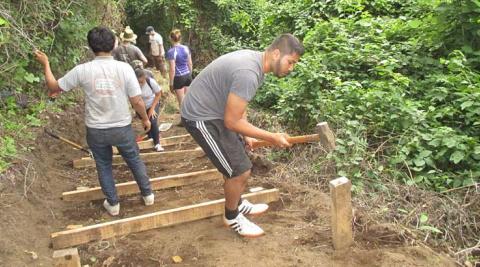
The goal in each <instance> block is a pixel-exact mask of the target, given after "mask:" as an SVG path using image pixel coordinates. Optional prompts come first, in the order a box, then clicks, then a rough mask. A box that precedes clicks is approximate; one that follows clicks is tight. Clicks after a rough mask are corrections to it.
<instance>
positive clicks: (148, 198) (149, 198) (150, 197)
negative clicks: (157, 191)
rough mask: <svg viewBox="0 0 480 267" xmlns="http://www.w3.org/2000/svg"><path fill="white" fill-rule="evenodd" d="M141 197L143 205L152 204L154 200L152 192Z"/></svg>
mask: <svg viewBox="0 0 480 267" xmlns="http://www.w3.org/2000/svg"><path fill="white" fill-rule="evenodd" d="M142 198H143V202H145V206H150V205H153V203H154V202H155V195H154V194H153V193H151V194H150V195H148V196H146V197H142Z"/></svg>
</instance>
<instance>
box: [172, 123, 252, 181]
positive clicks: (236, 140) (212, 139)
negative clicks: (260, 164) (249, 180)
mask: <svg viewBox="0 0 480 267" xmlns="http://www.w3.org/2000/svg"><path fill="white" fill-rule="evenodd" d="M182 122H183V125H184V126H185V129H186V130H187V131H188V132H189V133H190V134H191V135H192V137H193V139H194V140H195V141H196V142H197V143H198V145H199V146H200V147H201V148H202V149H203V151H205V154H207V157H208V158H209V159H210V161H211V162H212V163H213V165H215V167H216V168H217V169H218V171H220V172H221V173H222V174H223V175H224V176H225V177H227V178H232V177H236V176H239V175H241V174H243V173H245V172H246V171H248V170H250V169H251V168H252V163H251V162H250V159H249V158H248V155H247V153H246V151H245V143H244V142H243V140H242V139H241V138H240V136H239V135H238V133H235V132H232V131H230V130H229V129H227V128H226V127H225V125H224V123H223V120H207V121H191V120H187V119H185V118H182Z"/></svg>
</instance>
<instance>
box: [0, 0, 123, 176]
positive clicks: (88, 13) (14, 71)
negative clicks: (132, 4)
mask: <svg viewBox="0 0 480 267" xmlns="http://www.w3.org/2000/svg"><path fill="white" fill-rule="evenodd" d="M122 11H123V9H122V5H120V4H119V3H118V1H114V0H102V1H81V2H74V1H64V0H61V1H46V0H40V1H33V2H31V1H30V2H28V1H8V0H7V1H2V3H0V51H1V52H0V62H2V63H1V64H0V107H1V109H0V136H1V137H0V172H2V171H4V170H5V169H6V168H7V167H8V162H9V160H10V159H11V158H12V157H15V156H16V153H17V146H16V143H17V142H18V141H20V140H21V139H22V138H28V137H31V135H30V134H29V133H30V130H31V128H32V127H39V126H41V125H42V124H43V123H44V122H43V121H42V120H41V119H40V114H41V113H42V112H44V111H45V110H47V109H50V110H51V111H53V112H60V111H61V109H62V108H63V107H65V106H66V105H67V106H68V105H69V104H72V103H73V102H72V101H73V99H74V98H72V96H66V97H64V96H62V97H60V99H59V100H58V101H56V102H55V103H54V104H49V101H48V99H46V93H45V89H44V85H43V83H41V82H40V80H41V79H43V74H42V73H43V71H42V70H41V69H40V66H39V65H38V64H37V63H36V62H35V59H34V57H33V53H32V52H33V51H34V49H39V50H43V51H45V52H46V53H47V54H48V55H49V58H50V62H51V65H52V67H53V69H54V71H55V72H56V74H59V73H61V74H63V73H64V72H65V71H66V70H68V69H69V68H71V67H72V66H74V65H75V64H76V63H78V62H79V61H80V60H81V59H83V58H85V56H86V53H87V52H88V49H86V48H85V47H86V45H87V44H86V41H85V40H86V38H85V36H86V33H87V31H88V30H89V29H90V28H92V27H93V26H97V25H99V24H103V25H109V26H112V27H113V26H117V25H119V22H120V20H121V19H122Z"/></svg>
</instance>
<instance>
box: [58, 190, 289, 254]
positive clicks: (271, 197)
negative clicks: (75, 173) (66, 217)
mask: <svg viewBox="0 0 480 267" xmlns="http://www.w3.org/2000/svg"><path fill="white" fill-rule="evenodd" d="M242 197H243V198H245V199H248V200H249V201H252V202H253V203H256V202H262V203H269V202H274V201H277V200H278V199H279V197H280V194H279V191H278V189H269V190H264V191H260V192H255V193H249V194H245V195H243V196H242ZM224 204H225V199H219V200H214V201H209V202H205V203H200V204H195V205H190V206H185V207H181V208H176V209H170V210H165V211H158V212H154V213H150V214H145V215H140V216H136V217H131V218H126V219H121V220H116V221H111V222H106V223H101V224H95V225H91V226H85V227H82V228H77V229H72V230H66V231H62V232H57V233H53V234H52V235H51V238H52V245H53V248H54V249H60V248H66V247H71V246H76V245H80V244H85V243H88V242H90V241H95V240H102V239H106V238H111V237H114V236H122V235H126V234H130V233H136V232H142V231H145V230H150V229H155V228H160V227H165V226H170V225H174V224H179V223H184V222H191V221H195V220H199V219H204V218H209V217H213V216H217V215H221V214H223V213H224Z"/></svg>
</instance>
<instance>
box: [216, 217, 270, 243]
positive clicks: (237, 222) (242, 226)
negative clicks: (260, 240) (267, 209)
mask: <svg viewBox="0 0 480 267" xmlns="http://www.w3.org/2000/svg"><path fill="white" fill-rule="evenodd" d="M223 222H224V223H225V225H226V226H229V227H230V228H232V229H233V231H235V232H237V233H238V234H239V235H241V236H244V237H259V236H261V235H264V234H265V232H264V231H263V230H262V228H260V227H258V226H257V225H256V224H254V223H252V222H251V221H249V220H248V219H247V218H246V217H245V216H243V214H241V213H239V214H238V216H237V218H235V219H233V220H229V219H227V218H225V216H224V217H223Z"/></svg>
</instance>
